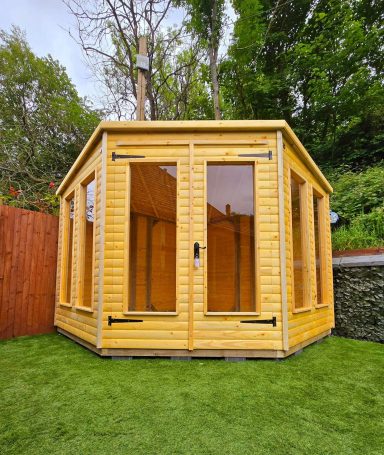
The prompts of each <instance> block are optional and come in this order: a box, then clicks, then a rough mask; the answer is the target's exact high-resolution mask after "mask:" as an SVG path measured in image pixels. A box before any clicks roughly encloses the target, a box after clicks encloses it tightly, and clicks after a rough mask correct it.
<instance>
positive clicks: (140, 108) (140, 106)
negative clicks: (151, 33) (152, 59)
mask: <svg viewBox="0 0 384 455" xmlns="http://www.w3.org/2000/svg"><path fill="white" fill-rule="evenodd" d="M139 54H140V55H147V37H146V36H140V38H139ZM137 71H138V74H137V111H136V119H137V120H145V92H146V87H147V80H146V78H145V73H144V70H142V69H140V68H139V69H138V70H137Z"/></svg>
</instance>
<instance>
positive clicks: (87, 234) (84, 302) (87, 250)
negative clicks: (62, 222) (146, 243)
mask: <svg viewBox="0 0 384 455" xmlns="http://www.w3.org/2000/svg"><path fill="white" fill-rule="evenodd" d="M95 189H96V185H95V174H94V173H93V174H92V175H91V176H90V177H88V178H87V179H86V180H85V181H84V182H83V183H82V184H81V192H80V197H81V204H80V208H81V211H82V214H81V218H80V219H81V226H80V233H81V238H80V249H81V254H80V261H81V264H80V273H79V291H78V293H79V306H80V307H87V308H91V307H92V299H93V259H94V230H95Z"/></svg>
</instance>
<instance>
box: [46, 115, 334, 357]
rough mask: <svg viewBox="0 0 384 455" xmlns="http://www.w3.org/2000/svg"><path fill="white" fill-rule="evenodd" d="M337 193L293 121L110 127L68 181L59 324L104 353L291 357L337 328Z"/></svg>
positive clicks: (100, 131)
mask: <svg viewBox="0 0 384 455" xmlns="http://www.w3.org/2000/svg"><path fill="white" fill-rule="evenodd" d="M331 191H332V188H331V186H330V185H329V183H328V182H327V180H326V179H325V177H324V176H323V174H322V173H321V171H320V170H319V168H318V167H317V166H316V164H315V163H314V161H313V160H312V158H311V157H310V155H309V154H308V152H307V151H306V150H305V148H304V147H303V145H302V144H301V142H300V141H299V139H298V138H297V137H296V135H295V134H294V132H293V131H292V130H291V128H290V127H289V126H288V125H287V123H286V122H285V121H280V120H276V121H272V120H268V121H174V122H163V121H156V122H144V121H132V122H102V123H100V125H99V126H98V128H97V129H96V131H95V132H94V133H93V135H92V136H91V138H90V139H89V141H88V143H87V144H86V146H85V148H84V150H83V151H82V152H81V154H80V155H79V157H78V158H77V160H76V162H75V163H74V164H73V166H72V168H71V170H70V171H69V173H68V175H67V176H66V177H65V179H64V180H63V182H62V184H61V185H60V187H59V189H58V194H59V195H60V198H61V212H60V231H59V245H58V248H59V256H58V258H59V260H58V273H57V303H56V317H55V325H56V326H57V329H58V331H59V332H60V333H62V334H64V335H66V336H68V337H70V338H72V339H73V340H75V341H77V342H78V343H80V344H82V345H84V346H86V347H88V348H89V349H92V350H93V351H95V352H97V353H99V354H100V355H102V356H176V357H182V356H186V357H194V356H195V357H271V358H274V357H275V358H276V357H285V356H288V355H290V354H292V353H294V352H295V351H297V350H299V349H301V348H302V347H304V346H306V345H308V344H310V343H313V342H315V341H317V340H319V339H321V338H323V337H325V336H327V335H329V334H330V331H331V329H332V327H333V326H334V315H333V289H332V256H331V235H330V222H329V194H330V193H331Z"/></svg>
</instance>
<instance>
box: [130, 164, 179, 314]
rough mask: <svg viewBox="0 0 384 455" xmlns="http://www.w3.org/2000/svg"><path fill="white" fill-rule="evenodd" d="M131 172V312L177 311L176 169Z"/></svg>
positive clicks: (141, 167)
mask: <svg viewBox="0 0 384 455" xmlns="http://www.w3.org/2000/svg"><path fill="white" fill-rule="evenodd" d="M130 171H131V202H130V212H131V219H130V221H131V223H130V233H129V238H130V250H129V310H130V311H176V189H177V176H176V172H177V166H176V165H175V164H172V165H168V164H167V165H161V164H144V163H133V164H131V165H130Z"/></svg>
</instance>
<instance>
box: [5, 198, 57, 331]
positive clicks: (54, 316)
mask: <svg viewBox="0 0 384 455" xmlns="http://www.w3.org/2000/svg"><path fill="white" fill-rule="evenodd" d="M1 204H2V202H1V199H0V206H1ZM62 231H63V195H62V194H60V209H59V227H58V232H57V264H56V288H55V312H54V315H53V326H54V327H56V326H57V311H58V308H59V307H60V300H61V287H62V284H61V283H62V278H61V275H62V270H63V265H62V261H63V255H62V242H63V241H62V239H63V232H62Z"/></svg>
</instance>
